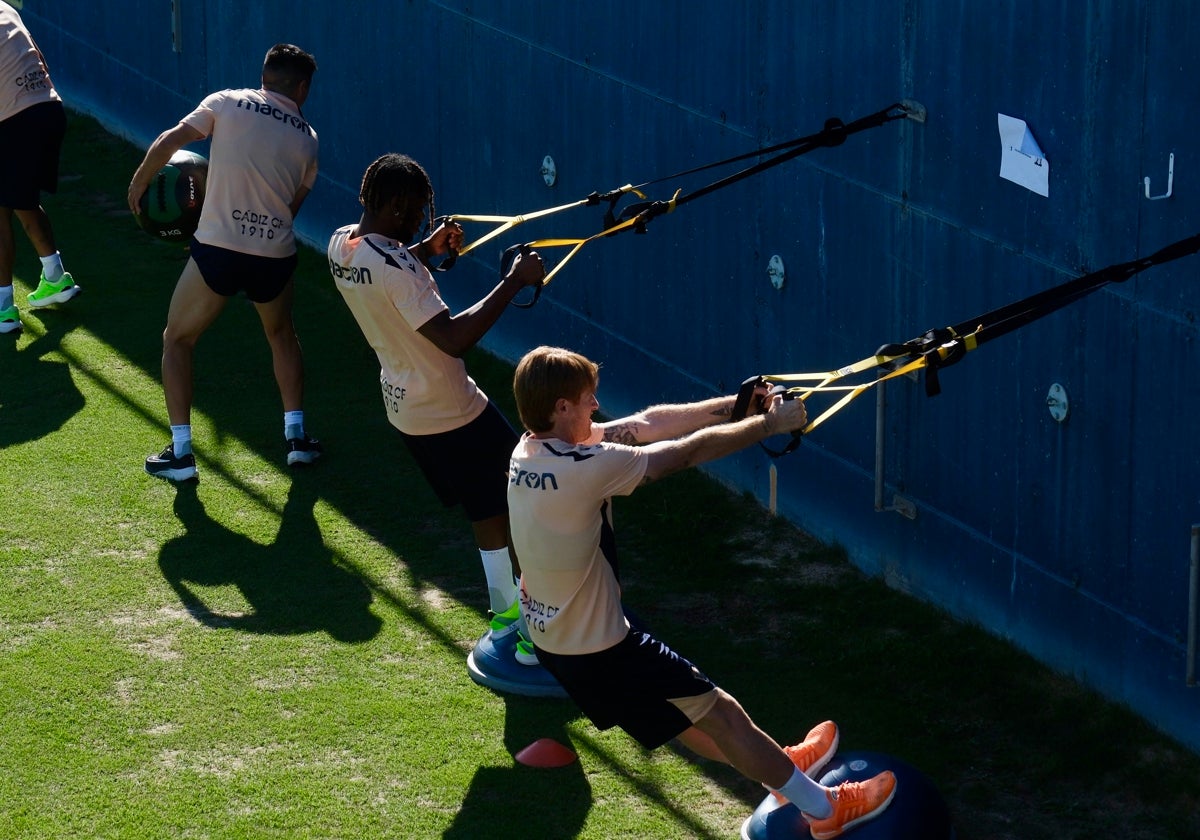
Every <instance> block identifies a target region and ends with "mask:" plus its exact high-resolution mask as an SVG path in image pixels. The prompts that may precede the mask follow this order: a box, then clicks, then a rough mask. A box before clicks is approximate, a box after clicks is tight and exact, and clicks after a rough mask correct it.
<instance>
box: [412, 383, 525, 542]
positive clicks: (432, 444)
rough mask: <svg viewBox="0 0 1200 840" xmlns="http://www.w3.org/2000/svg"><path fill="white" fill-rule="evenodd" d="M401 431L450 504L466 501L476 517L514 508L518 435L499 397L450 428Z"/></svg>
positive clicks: (469, 512)
mask: <svg viewBox="0 0 1200 840" xmlns="http://www.w3.org/2000/svg"><path fill="white" fill-rule="evenodd" d="M400 436H401V437H402V438H403V439H404V443H405V444H406V445H407V446H408V451H409V452H411V453H412V456H413V458H414V459H416V462H417V465H418V466H419V467H420V468H421V472H423V473H424V474H425V479H426V480H427V481H428V482H429V485H430V486H431V487H432V488H433V491H434V492H435V493H437V496H438V498H439V499H440V500H441V502H442V504H444V505H445V506H446V507H454V506H455V505H462V506H463V510H465V511H466V513H467V518H468V519H469V520H470V521H472V522H480V521H482V520H484V519H491V518H492V517H493V516H500V515H501V514H505V513H508V464H509V461H511V460H512V453H513V450H514V449H515V448H516V446H517V441H518V437H517V433H516V432H514V431H513V427H512V425H511V424H510V423H509V422H508V420H507V419H506V418H505V416H504V414H503V413H501V411H500V409H498V408H496V406H495V404H494V403H491V402H489V403H488V406H487V408H485V409H484V410H483V413H482V414H480V415H479V416H478V417H476V418H475V419H474V420H472V421H471V422H470V423H468V424H467V425H465V426H460V427H459V428H457V429H452V430H451V431H449V432H442V433H441V434H436V435H406V434H404V433H403V432H401V433H400Z"/></svg>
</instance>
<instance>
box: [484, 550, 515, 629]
mask: <svg viewBox="0 0 1200 840" xmlns="http://www.w3.org/2000/svg"><path fill="white" fill-rule="evenodd" d="M479 557H480V559H481V560H483V574H484V576H485V577H486V578H487V587H488V601H489V602H490V604H491V610H492V612H496V613H502V612H504V611H505V610H506V609H508V608H509V607H511V606H512V605H513V603H514V602H515V601H516V600H517V582H516V581H515V580H513V570H512V556H511V555H510V554H509V553H508V547H507V546H506V547H504V548H497V549H495V550H492V551H485V550H484V549H482V548H481V549H479Z"/></svg>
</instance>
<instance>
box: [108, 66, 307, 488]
mask: <svg viewBox="0 0 1200 840" xmlns="http://www.w3.org/2000/svg"><path fill="white" fill-rule="evenodd" d="M316 69H317V63H316V61H315V60H314V59H313V57H312V56H311V55H309V54H308V53H306V52H305V51H304V50H302V49H300V48H299V47H296V46H293V45H291V44H277V45H275V46H274V47H272V48H271V49H270V50H269V51H268V52H267V55H266V59H265V60H264V61H263V69H262V87H261V88H259V89H257V90H256V89H252V88H243V89H237V90H222V91H218V92H216V93H213V94H210V95H209V96H207V97H205V99H204V101H202V102H201V103H200V104H199V106H197V107H196V109H195V110H194V111H192V112H191V113H190V114H188V115H187V116H186V117H184V118H183V119H182V120H181V121H180V122H179V124H178V125H176V126H175V127H174V128H171V129H168V130H167V131H164V132H163V133H162V134H160V135H159V136H158V138H157V139H156V140H155V141H154V142H153V143H152V144H151V146H150V148H149V149H148V150H147V151H146V156H145V158H144V159H143V160H142V163H141V165H140V166H139V167H138V168H137V171H136V172H135V173H134V175H133V179H132V180H131V181H130V183H129V195H128V200H129V209H130V210H132V211H133V212H134V213H138V212H139V202H140V200H141V198H142V195H143V194H144V193H145V192H146V189H147V188H148V186H149V185H150V182H151V181H152V180H153V179H154V176H155V175H156V174H157V173H158V171H159V170H160V169H161V168H162V167H163V166H164V165H166V163H167V161H169V160H170V159H171V156H172V155H173V154H175V152H177V151H178V150H179V149H181V148H183V147H184V146H186V145H187V144H188V143H194V142H196V141H198V140H202V139H204V138H205V137H212V145H211V147H210V152H209V165H208V178H207V183H206V187H205V196H204V208H203V209H202V210H201V213H200V223H199V226H198V227H197V229H196V233H195V235H194V236H193V237H192V241H191V245H190V256H189V258H188V261H187V265H186V266H184V269H183V272H182V274H180V276H179V282H178V283H177V284H176V286H175V292H174V294H173V295H172V296H171V304H170V308H169V309H168V310H167V326H166V329H165V330H164V331H163V359H162V376H163V391H164V393H165V395H166V401H167V415H168V417H169V418H170V423H171V443H170V444H169V445H168V446H167V448H166V449H164V450H163V451H162V452H161V453H159V454H158V455H151V456H150V457H148V458H147V459H146V472H148V473H149V474H150V475H153V476H158V477H161V478H166V479H170V480H172V481H184V480H187V479H190V478H194V477H195V476H196V457H195V455H194V453H193V452H192V427H191V409H192V357H193V353H194V350H195V346H196V342H197V340H198V339H199V338H200V336H201V335H202V334H203V333H204V331H205V330H206V329H208V327H209V326H210V325H211V324H212V323H213V321H214V320H216V318H217V316H218V315H219V314H220V313H221V311H222V310H223V309H224V308H225V304H226V303H227V302H228V301H229V299H230V298H231V297H233V296H234V295H236V294H238V293H239V292H244V293H245V295H246V297H247V298H249V299H250V301H252V302H253V303H254V307H255V309H256V310H257V311H258V316H259V319H260V320H261V321H262V325H263V332H264V333H265V334H266V337H267V341H268V343H269V344H270V346H271V359H272V364H273V368H274V373H275V381H276V383H277V384H278V385H279V395H280V397H281V399H282V401H283V429H284V441H285V445H286V453H287V463H288V466H298V465H302V464H311V463H312V462H313V461H315V460H316V459H317V458H318V457H319V456H320V454H321V445H320V444H319V443H318V442H317V441H315V440H313V439H312V438H311V437H309V436H308V434H307V433H306V432H305V430H304V410H303V403H304V357H303V354H302V352H301V349H300V340H299V338H298V337H297V336H296V329H295V326H294V324H293V323H292V300H293V297H294V293H295V290H294V287H293V283H292V274H293V272H294V271H295V268H296V262H297V257H296V239H295V235H294V233H293V231H292V221H293V219H294V218H295V216H296V213H297V212H298V211H299V210H300V205H301V204H303V203H304V199H305V198H306V197H307V196H308V193H309V191H310V190H311V189H312V187H313V184H314V183H315V182H316V178H317V133H316V132H315V131H314V130H313V128H312V126H311V125H309V124H308V121H307V120H306V119H305V118H304V115H303V113H302V112H301V110H300V108H301V107H302V106H303V105H304V103H305V101H306V100H307V99H308V95H309V89H310V86H311V85H312V77H313V73H315V72H316Z"/></svg>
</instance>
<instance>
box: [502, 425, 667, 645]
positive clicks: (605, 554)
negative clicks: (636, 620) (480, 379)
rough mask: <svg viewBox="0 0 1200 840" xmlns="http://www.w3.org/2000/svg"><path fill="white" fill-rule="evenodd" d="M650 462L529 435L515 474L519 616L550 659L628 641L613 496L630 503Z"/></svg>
mask: <svg viewBox="0 0 1200 840" xmlns="http://www.w3.org/2000/svg"><path fill="white" fill-rule="evenodd" d="M647 460H648V456H647V454H646V452H645V451H644V450H642V449H640V448H638V447H634V446H625V445H622V444H618V443H608V442H605V443H599V444H595V445H591V446H573V445H571V444H567V443H564V442H562V441H560V440H538V439H536V438H534V437H532V436H531V435H530V434H528V433H526V434H525V436H524V437H522V438H521V441H520V443H518V444H517V448H516V449H515V450H514V451H513V456H512V462H511V464H510V466H509V484H508V515H509V523H510V527H511V529H512V541H513V548H514V549H515V550H516V555H517V557H518V558H520V562H521V594H520V598H521V610H522V612H523V613H524V616H525V622H526V624H527V625H528V626H529V636H530V639H531V640H532V641H533V643H534V644H535V645H536V646H537V647H539V648H541V649H543V650H548V651H550V652H551V653H559V654H584V653H597V652H599V651H602V650H607V649H608V648H610V647H612V646H613V645H615V644H617V643H618V642H620V641H621V640H622V639H624V638H625V636H626V634H627V633H628V630H629V622H628V621H627V620H626V618H625V613H624V611H623V610H622V608H621V585H620V582H619V581H618V578H617V570H616V569H615V568H614V564H615V563H616V543H615V540H614V537H613V528H612V504H611V497H612V496H628V495H629V494H630V493H632V492H633V491H634V490H635V489H636V488H637V486H638V485H639V484H640V483H641V481H642V478H643V476H645V474H646V464H647Z"/></svg>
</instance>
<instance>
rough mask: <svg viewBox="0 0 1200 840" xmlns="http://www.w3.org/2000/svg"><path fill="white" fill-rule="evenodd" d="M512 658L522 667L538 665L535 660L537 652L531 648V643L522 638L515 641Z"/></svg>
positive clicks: (536, 659)
mask: <svg viewBox="0 0 1200 840" xmlns="http://www.w3.org/2000/svg"><path fill="white" fill-rule="evenodd" d="M513 658H514V659H516V660H517V661H518V662H520V663H521V664H522V665H540V664H541V663H540V662H538V658H537V650H535V649H534V647H533V642H531V641H529V640H528V639H526V638H525V637H524V636H522V637H521V638H519V639H517V646H516V647H515V648H513Z"/></svg>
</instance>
